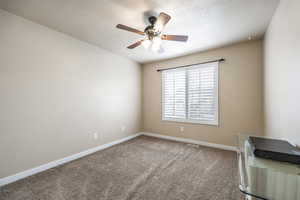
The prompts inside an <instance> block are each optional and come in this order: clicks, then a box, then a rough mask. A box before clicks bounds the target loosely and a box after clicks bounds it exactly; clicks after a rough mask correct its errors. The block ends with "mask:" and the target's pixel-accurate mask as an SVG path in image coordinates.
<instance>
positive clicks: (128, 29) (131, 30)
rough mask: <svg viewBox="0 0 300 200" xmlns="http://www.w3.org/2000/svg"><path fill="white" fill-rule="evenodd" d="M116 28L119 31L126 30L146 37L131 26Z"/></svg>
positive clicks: (120, 25) (121, 25)
mask: <svg viewBox="0 0 300 200" xmlns="http://www.w3.org/2000/svg"><path fill="white" fill-rule="evenodd" d="M116 27H117V28H119V29H122V30H125V31H130V32H133V33H137V34H139V35H145V33H144V32H142V31H139V30H137V29H135V28H131V27H129V26H125V25H123V24H118V25H117V26H116Z"/></svg>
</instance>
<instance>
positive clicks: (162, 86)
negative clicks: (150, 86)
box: [161, 62, 220, 126]
mask: <svg viewBox="0 0 300 200" xmlns="http://www.w3.org/2000/svg"><path fill="white" fill-rule="evenodd" d="M212 64H215V81H216V82H215V90H214V95H215V97H216V98H215V104H216V109H215V113H214V116H215V120H213V121H205V120H193V119H188V111H187V110H188V81H187V80H188V78H187V73H186V79H185V80H186V94H185V95H186V97H185V98H186V101H185V102H186V109H187V110H186V118H185V119H182V118H175V117H174V118H171V117H164V116H165V114H164V112H165V109H164V107H165V100H164V97H165V94H164V91H165V90H164V89H165V85H164V82H165V81H164V79H163V74H161V100H162V101H161V109H162V110H161V115H162V116H161V119H162V121H165V122H168V121H169V122H180V123H192V124H202V125H213V126H219V109H220V106H219V62H214V63H206V64H195V65H191V66H189V67H184V68H180V69H179V68H177V69H170V70H184V71H187V70H188V69H192V68H201V67H205V66H206V67H207V65H212Z"/></svg>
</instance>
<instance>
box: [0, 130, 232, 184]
mask: <svg viewBox="0 0 300 200" xmlns="http://www.w3.org/2000/svg"><path fill="white" fill-rule="evenodd" d="M140 135H146V136H152V137H157V138H162V139H167V140H173V141H178V142H184V143H190V144H198V145H202V146H207V147H213V148H218V149H223V150H229V151H236V150H237V149H236V147H233V146H227V145H222V144H215V143H209V142H203V141H199V140H192V139H186V138H179V137H173V136H167V135H160V134H156V133H149V132H140V133H137V134H134V135H130V136H127V137H125V138H122V139H119V140H116V141H113V142H110V143H107V144H103V145H100V146H97V147H94V148H91V149H88V150H85V151H82V152H80V153H77V154H74V155H71V156H67V157H65V158H62V159H59V160H55V161H52V162H49V163H46V164H44V165H40V166H38V167H35V168H32V169H28V170H26V171H23V172H19V173H17V174H14V175H11V176H7V177H4V178H1V179H0V187H1V186H4V185H7V184H9V183H12V182H15V181H18V180H20V179H23V178H26V177H28V176H31V175H34V174H37V173H39V172H42V171H45V170H48V169H51V168H53V167H57V166H59V165H62V164H65V163H67V162H70V161H73V160H76V159H78V158H82V157H84V156H87V155H89V154H92V153H95V152H97V151H100V150H103V149H106V148H108V147H111V146H113V145H116V144H120V143H122V142H126V141H128V140H131V139H133V138H135V137H138V136H140Z"/></svg>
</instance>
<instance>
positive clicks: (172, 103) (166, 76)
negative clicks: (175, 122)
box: [162, 70, 186, 119]
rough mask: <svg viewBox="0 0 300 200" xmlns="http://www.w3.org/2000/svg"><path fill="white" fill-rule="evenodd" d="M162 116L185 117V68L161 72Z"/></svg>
mask: <svg viewBox="0 0 300 200" xmlns="http://www.w3.org/2000/svg"><path fill="white" fill-rule="evenodd" d="M162 75H163V82H164V84H163V85H164V91H163V93H164V118H172V119H176V118H177V119H185V118H186V75H185V70H169V71H165V72H163V74H162Z"/></svg>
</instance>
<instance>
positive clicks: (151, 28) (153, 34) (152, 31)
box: [144, 16, 161, 40]
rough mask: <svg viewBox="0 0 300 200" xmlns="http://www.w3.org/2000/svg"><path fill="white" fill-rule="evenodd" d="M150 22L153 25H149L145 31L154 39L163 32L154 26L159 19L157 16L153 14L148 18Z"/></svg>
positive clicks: (150, 38)
mask: <svg viewBox="0 0 300 200" xmlns="http://www.w3.org/2000/svg"><path fill="white" fill-rule="evenodd" d="M148 20H149V22H150V24H151V25H149V26H147V27H146V28H145V30H144V32H145V33H146V34H147V36H148V39H149V40H152V39H153V38H154V37H157V36H159V35H160V34H161V32H159V31H156V30H155V28H154V24H155V22H156V20H157V18H156V17H155V16H151V17H149V18H148Z"/></svg>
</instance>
